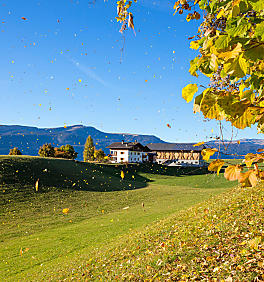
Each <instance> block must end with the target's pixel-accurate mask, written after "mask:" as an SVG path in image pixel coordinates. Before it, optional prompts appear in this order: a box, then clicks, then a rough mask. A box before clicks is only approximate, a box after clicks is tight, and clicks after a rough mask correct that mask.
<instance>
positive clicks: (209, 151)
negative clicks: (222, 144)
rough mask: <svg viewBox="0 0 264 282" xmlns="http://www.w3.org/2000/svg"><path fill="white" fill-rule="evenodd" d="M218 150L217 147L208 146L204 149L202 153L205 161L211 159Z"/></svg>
mask: <svg viewBox="0 0 264 282" xmlns="http://www.w3.org/2000/svg"><path fill="white" fill-rule="evenodd" d="M217 151H218V150H217V149H216V148H212V149H211V148H207V149H203V150H202V152H201V154H202V156H203V159H204V160H205V161H209V159H210V157H211V156H212V155H213V154H214V153H215V152H217Z"/></svg>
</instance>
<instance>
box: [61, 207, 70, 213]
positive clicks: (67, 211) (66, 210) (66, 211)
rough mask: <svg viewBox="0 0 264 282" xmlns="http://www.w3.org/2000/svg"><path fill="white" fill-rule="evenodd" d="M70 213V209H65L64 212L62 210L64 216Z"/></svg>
mask: <svg viewBox="0 0 264 282" xmlns="http://www.w3.org/2000/svg"><path fill="white" fill-rule="evenodd" d="M69 211H70V209H69V208H65V209H63V210H62V212H63V213H64V214H68V213H69Z"/></svg>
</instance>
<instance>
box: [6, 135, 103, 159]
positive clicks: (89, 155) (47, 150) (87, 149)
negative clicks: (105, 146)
mask: <svg viewBox="0 0 264 282" xmlns="http://www.w3.org/2000/svg"><path fill="white" fill-rule="evenodd" d="M38 154H39V156H41V157H44V158H62V159H69V160H75V159H76V158H77V155H78V153H77V152H75V150H74V148H73V146H72V145H70V144H67V145H63V146H61V147H58V148H57V147H56V148H54V147H53V146H52V145H51V144H44V145H42V146H41V147H40V149H39V152H38ZM9 155H13V156H15V155H16V156H19V155H22V153H21V151H20V150H19V149H18V148H17V147H14V148H13V149H11V150H10V152H9ZM83 159H84V161H85V162H88V161H98V162H103V161H107V157H106V155H105V153H104V151H103V150H102V149H99V150H96V149H95V146H94V143H93V139H92V137H91V136H88V138H87V140H86V142H85V146H84V151H83Z"/></svg>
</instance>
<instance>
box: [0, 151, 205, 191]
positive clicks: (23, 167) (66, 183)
mask: <svg viewBox="0 0 264 282" xmlns="http://www.w3.org/2000/svg"><path fill="white" fill-rule="evenodd" d="M121 171H123V172H124V175H125V177H124V179H123V180H122V179H121ZM142 173H150V174H159V175H168V176H186V175H199V174H206V173H208V170H207V169H206V168H198V167H183V168H179V167H178V168H177V167H167V166H161V165H157V164H128V165H126V164H123V165H120V164H118V165H113V164H95V163H84V162H79V161H73V160H63V159H53V158H39V157H27V156H22V157H21V156H12V157H11V156H0V185H2V187H3V185H5V184H8V185H7V186H8V187H10V189H7V190H6V191H5V193H11V192H12V190H13V189H12V188H11V187H16V188H14V189H16V191H17V192H22V193H23V192H24V193H26V194H27V192H26V191H27V190H28V189H26V188H25V189H24V188H23V187H31V188H30V191H31V193H33V192H34V191H35V188H34V187H35V183H36V181H37V180H38V183H39V188H38V193H45V192H49V191H50V187H53V188H52V189H59V190H62V189H71V190H84V191H85V190H86V191H100V192H102V191H119V190H131V189H140V188H144V187H146V186H147V183H148V182H151V180H150V179H148V178H146V177H144V176H142V175H141V174H142ZM23 189H24V190H23ZM20 190H21V191H20ZM35 192H36V191H35Z"/></svg>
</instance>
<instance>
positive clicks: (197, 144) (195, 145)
mask: <svg viewBox="0 0 264 282" xmlns="http://www.w3.org/2000/svg"><path fill="white" fill-rule="evenodd" d="M203 144H204V142H199V143H196V144H194V145H193V147H198V146H201V145H203Z"/></svg>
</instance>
